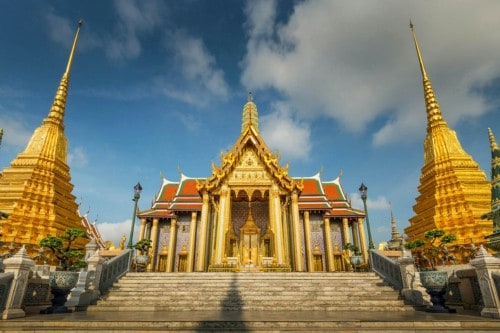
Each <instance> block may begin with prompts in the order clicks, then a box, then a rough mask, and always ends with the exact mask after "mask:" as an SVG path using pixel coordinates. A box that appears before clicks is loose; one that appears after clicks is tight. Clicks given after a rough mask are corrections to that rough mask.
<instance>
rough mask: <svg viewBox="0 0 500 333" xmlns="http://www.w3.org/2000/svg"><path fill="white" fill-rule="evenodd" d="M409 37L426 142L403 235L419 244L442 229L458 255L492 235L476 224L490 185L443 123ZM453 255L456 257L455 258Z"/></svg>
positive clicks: (481, 223) (452, 132) (429, 83)
mask: <svg viewBox="0 0 500 333" xmlns="http://www.w3.org/2000/svg"><path fill="white" fill-rule="evenodd" d="M411 31H412V36H413V41H414V44H415V49H416V51H417V56H418V60H419V65H420V70H421V74H422V79H423V88H424V99H425V106H426V114H427V136H426V138H425V140H424V166H423V167H422V170H421V177H420V186H419V187H418V191H419V196H418V197H417V198H416V204H415V205H414V206H413V210H414V212H415V216H413V217H412V218H410V220H409V222H410V226H409V227H408V228H406V229H405V233H406V234H407V235H408V236H409V240H415V239H418V238H423V235H424V233H425V232H426V231H428V230H431V229H434V228H438V229H443V230H444V231H446V232H447V233H450V234H454V235H455V236H456V237H457V241H456V242H454V243H453V244H451V246H450V251H451V250H452V249H453V250H454V251H459V250H460V249H462V248H468V247H471V246H472V245H474V244H475V245H479V244H481V243H484V239H485V238H484V237H485V236H486V235H488V234H489V233H491V226H490V225H488V224H487V223H484V222H483V221H481V220H480V217H481V215H482V214H484V212H485V211H486V210H487V209H488V205H489V192H490V183H489V182H488V181H487V180H486V174H485V173H484V171H482V170H481V169H480V168H479V165H478V164H477V163H476V161H474V160H473V158H472V157H471V156H470V155H469V154H467V153H466V152H465V151H464V150H463V148H462V146H461V144H460V141H459V140H458V138H457V135H456V133H455V132H454V131H453V130H452V129H451V128H449V127H448V124H447V123H446V121H445V120H444V118H443V116H442V114H441V109H440V107H439V104H438V102H437V98H436V95H435V93H434V90H433V88H432V84H431V82H430V79H429V77H428V76H427V72H426V70H425V65H424V62H423V59H422V54H421V52H420V48H419V45H418V42H417V39H416V35H415V32H414V30H413V25H411ZM454 254H457V255H458V252H454Z"/></svg>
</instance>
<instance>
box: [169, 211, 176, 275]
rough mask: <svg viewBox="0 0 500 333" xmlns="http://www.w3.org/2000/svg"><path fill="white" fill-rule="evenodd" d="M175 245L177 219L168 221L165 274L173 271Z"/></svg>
mask: <svg viewBox="0 0 500 333" xmlns="http://www.w3.org/2000/svg"><path fill="white" fill-rule="evenodd" d="M176 243H177V219H176V218H175V217H174V218H172V219H171V220H170V239H169V240H168V257H167V272H173V271H174V263H175V244H176Z"/></svg>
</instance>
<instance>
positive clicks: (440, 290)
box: [420, 271, 456, 313]
mask: <svg viewBox="0 0 500 333" xmlns="http://www.w3.org/2000/svg"><path fill="white" fill-rule="evenodd" d="M420 281H421V282H422V286H424V288H425V290H426V292H427V293H428V294H429V295H430V296H431V302H432V307H431V308H429V309H427V310H426V311H427V312H445V313H454V312H456V310H455V309H450V308H449V307H447V306H446V305H445V299H444V294H445V293H446V289H447V287H448V272H445V271H424V272H420Z"/></svg>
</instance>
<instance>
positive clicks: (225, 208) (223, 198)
mask: <svg viewBox="0 0 500 333" xmlns="http://www.w3.org/2000/svg"><path fill="white" fill-rule="evenodd" d="M230 196H231V192H230V191H229V188H228V186H227V185H226V184H224V185H222V188H221V193H220V201H219V216H218V222H217V236H216V241H217V244H215V255H214V264H215V265H221V264H222V256H223V255H224V245H225V244H224V243H225V237H224V235H225V231H226V228H225V226H226V221H228V220H229V213H230V212H229V207H230V204H231V202H230Z"/></svg>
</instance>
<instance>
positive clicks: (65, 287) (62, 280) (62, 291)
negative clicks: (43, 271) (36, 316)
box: [40, 271, 80, 314]
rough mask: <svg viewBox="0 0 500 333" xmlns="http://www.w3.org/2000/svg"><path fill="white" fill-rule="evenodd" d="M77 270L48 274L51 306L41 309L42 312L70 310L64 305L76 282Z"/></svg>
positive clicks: (65, 311) (64, 311)
mask: <svg viewBox="0 0 500 333" xmlns="http://www.w3.org/2000/svg"><path fill="white" fill-rule="evenodd" d="M79 276H80V273H79V272H66V271H56V272H50V274H49V286H50V292H51V293H52V300H51V303H52V306H50V307H48V308H46V309H44V310H41V311H40V313H42V314H50V313H68V312H71V310H70V309H68V307H66V306H64V303H66V300H67V297H68V295H69V293H70V292H71V289H73V288H74V287H75V286H76V283H77V282H78V277H79Z"/></svg>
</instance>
